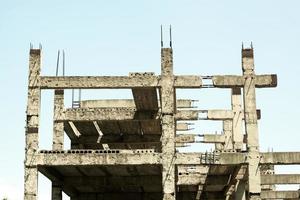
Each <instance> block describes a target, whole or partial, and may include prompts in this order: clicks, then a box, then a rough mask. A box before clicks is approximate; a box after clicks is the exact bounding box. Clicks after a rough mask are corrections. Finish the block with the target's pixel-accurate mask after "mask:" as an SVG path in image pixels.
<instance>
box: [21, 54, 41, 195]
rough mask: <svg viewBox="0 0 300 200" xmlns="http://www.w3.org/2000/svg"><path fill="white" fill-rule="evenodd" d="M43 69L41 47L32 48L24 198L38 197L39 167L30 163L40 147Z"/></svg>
mask: <svg viewBox="0 0 300 200" xmlns="http://www.w3.org/2000/svg"><path fill="white" fill-rule="evenodd" d="M40 71H41V51H40V50H39V49H31V50H30V53H29V77H28V101H27V111H26V114H27V117H26V119H27V120H26V135H25V137H26V146H25V153H26V154H25V162H27V163H29V165H27V166H25V176H24V199H25V200H36V199H37V187H38V186H37V179H38V173H37V169H36V168H35V167H34V166H32V165H31V164H30V163H31V162H32V161H33V158H34V155H35V153H36V151H37V150H38V148H39V142H38V138H39V137H38V135H39V113H40V98H41V94H40V89H39V81H40V79H39V75H40Z"/></svg>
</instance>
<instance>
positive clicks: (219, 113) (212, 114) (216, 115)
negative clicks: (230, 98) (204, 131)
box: [206, 110, 261, 120]
mask: <svg viewBox="0 0 300 200" xmlns="http://www.w3.org/2000/svg"><path fill="white" fill-rule="evenodd" d="M256 114H257V119H260V118H261V112H260V110H256ZM241 115H242V119H244V111H243V110H242V111H241ZM233 117H234V111H232V110H207V118H206V119H208V120H227V119H229V120H230V119H233Z"/></svg>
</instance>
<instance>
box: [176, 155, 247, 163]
mask: <svg viewBox="0 0 300 200" xmlns="http://www.w3.org/2000/svg"><path fill="white" fill-rule="evenodd" d="M245 160H246V154H244V153H223V152H222V153H214V152H211V153H176V160H175V162H176V164H177V165H199V164H203V165H209V164H215V165H237V164H241V163H245Z"/></svg>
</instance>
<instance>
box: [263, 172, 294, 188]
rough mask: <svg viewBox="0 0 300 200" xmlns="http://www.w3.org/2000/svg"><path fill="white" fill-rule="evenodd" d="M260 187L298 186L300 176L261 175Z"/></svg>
mask: <svg viewBox="0 0 300 200" xmlns="http://www.w3.org/2000/svg"><path fill="white" fill-rule="evenodd" d="M261 184H262V185H272V184H300V174H268V175H261Z"/></svg>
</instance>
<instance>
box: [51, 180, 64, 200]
mask: <svg viewBox="0 0 300 200" xmlns="http://www.w3.org/2000/svg"><path fill="white" fill-rule="evenodd" d="M51 199H52V200H62V188H61V186H60V185H57V184H55V183H52V193H51Z"/></svg>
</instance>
